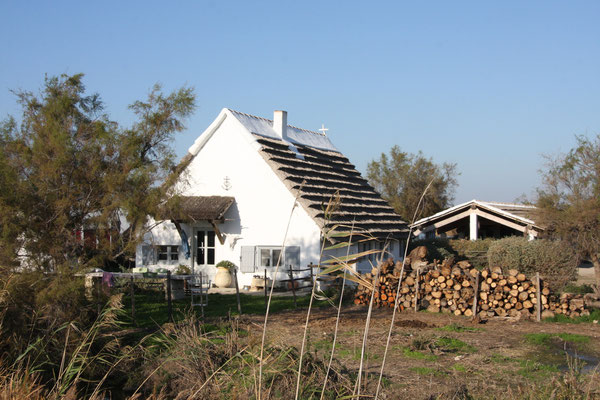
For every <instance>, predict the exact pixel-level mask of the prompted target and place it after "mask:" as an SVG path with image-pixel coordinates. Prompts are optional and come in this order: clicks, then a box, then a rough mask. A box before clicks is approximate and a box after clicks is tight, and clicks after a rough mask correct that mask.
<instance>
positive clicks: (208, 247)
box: [196, 230, 215, 265]
mask: <svg viewBox="0 0 600 400" xmlns="http://www.w3.org/2000/svg"><path fill="white" fill-rule="evenodd" d="M196 243H197V246H196V264H197V265H215V232H214V231H208V230H199V231H197V233H196Z"/></svg>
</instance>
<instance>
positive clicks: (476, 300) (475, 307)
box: [473, 271, 481, 317]
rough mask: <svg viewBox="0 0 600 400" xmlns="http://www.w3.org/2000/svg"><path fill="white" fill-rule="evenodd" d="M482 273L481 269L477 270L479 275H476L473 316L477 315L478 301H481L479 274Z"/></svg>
mask: <svg viewBox="0 0 600 400" xmlns="http://www.w3.org/2000/svg"><path fill="white" fill-rule="evenodd" d="M480 275H481V271H477V276H476V277H475V291H474V292H475V293H474V297H473V317H475V316H477V302H478V301H479V276H480Z"/></svg>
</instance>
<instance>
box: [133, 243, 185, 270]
mask: <svg viewBox="0 0 600 400" xmlns="http://www.w3.org/2000/svg"><path fill="white" fill-rule="evenodd" d="M178 260H179V246H177V245H159V246H156V245H151V244H147V245H146V244H145V245H142V265H153V264H156V263H157V262H172V261H178Z"/></svg>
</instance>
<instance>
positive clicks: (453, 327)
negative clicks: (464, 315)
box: [437, 323, 483, 333]
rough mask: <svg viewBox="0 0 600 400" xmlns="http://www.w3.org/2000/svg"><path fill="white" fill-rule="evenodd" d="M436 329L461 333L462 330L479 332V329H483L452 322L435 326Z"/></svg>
mask: <svg viewBox="0 0 600 400" xmlns="http://www.w3.org/2000/svg"><path fill="white" fill-rule="evenodd" d="M437 330H438V331H445V332H457V333H462V332H481V331H483V328H474V327H470V326H463V325H460V324H456V323H452V324H450V325H446V326H442V327H440V328H437Z"/></svg>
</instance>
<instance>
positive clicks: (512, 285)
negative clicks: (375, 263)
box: [354, 247, 589, 318]
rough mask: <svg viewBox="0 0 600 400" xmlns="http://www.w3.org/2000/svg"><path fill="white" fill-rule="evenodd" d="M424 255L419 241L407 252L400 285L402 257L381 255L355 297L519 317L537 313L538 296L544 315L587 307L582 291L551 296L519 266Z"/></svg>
mask: <svg viewBox="0 0 600 400" xmlns="http://www.w3.org/2000/svg"><path fill="white" fill-rule="evenodd" d="M425 255H426V249H425V248H424V247H423V248H417V249H415V250H413V251H412V252H411V254H410V255H409V257H407V260H406V262H405V264H404V265H405V266H404V273H403V276H402V281H401V283H400V290H398V282H400V272H401V269H402V263H401V262H396V263H394V262H393V260H391V259H390V260H386V261H383V262H382V263H381V264H380V266H379V267H376V268H373V269H372V271H371V272H370V273H366V274H364V275H363V276H362V279H363V280H364V281H365V284H364V285H359V286H358V288H357V291H356V297H355V299H354V303H355V304H369V302H370V300H371V295H373V304H374V306H376V307H391V308H393V307H394V306H395V305H396V304H398V308H399V309H400V310H404V309H427V311H430V312H445V313H453V314H455V315H465V316H473V315H474V313H477V314H478V315H479V316H481V317H495V316H499V317H515V318H521V317H533V316H535V315H536V312H537V304H538V302H540V304H541V308H540V313H543V317H549V316H552V315H554V314H557V313H560V314H565V315H568V316H579V315H585V313H589V311H587V310H585V304H584V300H583V298H582V297H581V296H574V295H563V296H561V297H560V299H556V298H555V297H552V296H550V290H549V288H548V287H547V286H545V285H544V282H543V281H542V280H540V281H539V283H538V281H537V279H536V278H535V277H534V279H529V278H527V277H526V276H525V275H524V274H522V273H520V272H519V271H517V270H508V271H506V272H505V273H504V272H503V271H502V270H501V269H500V268H491V269H483V270H481V271H479V270H477V269H476V268H473V267H472V266H471V264H470V263H469V262H467V261H459V262H457V263H455V262H454V260H452V259H446V260H444V261H442V262H440V261H438V260H434V261H433V262H432V263H428V262H426V261H425V260H424V259H425ZM373 287H374V288H375V292H374V294H373V292H372V290H371V288H373ZM538 287H539V289H538ZM538 290H539V292H540V293H538ZM474 302H476V303H477V305H476V307H474V306H473V304H474Z"/></svg>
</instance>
